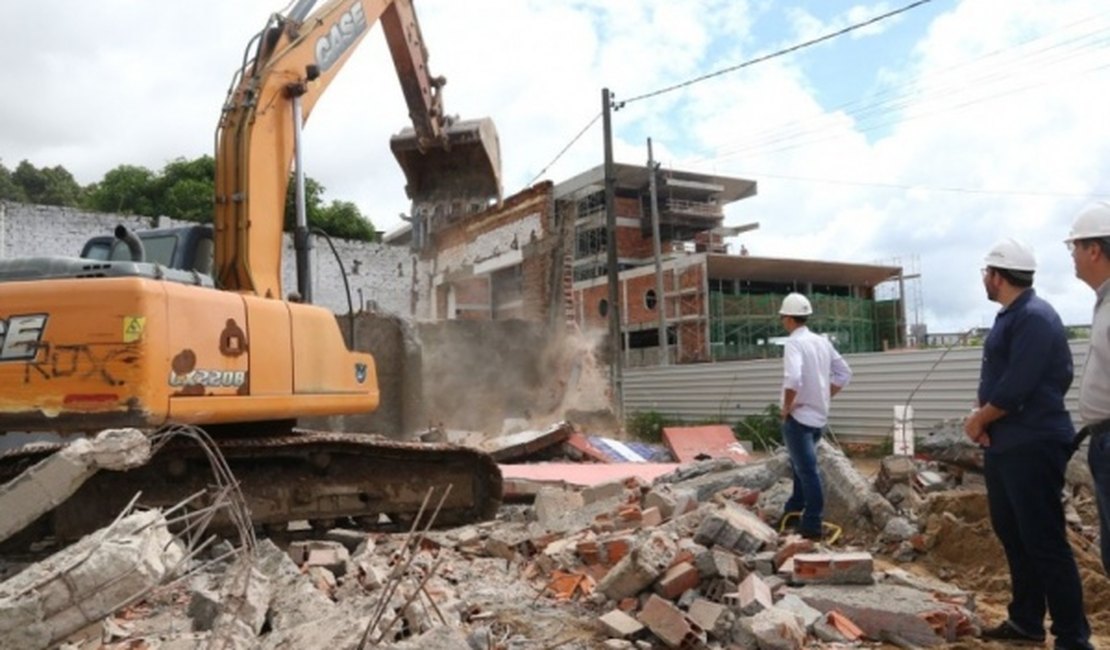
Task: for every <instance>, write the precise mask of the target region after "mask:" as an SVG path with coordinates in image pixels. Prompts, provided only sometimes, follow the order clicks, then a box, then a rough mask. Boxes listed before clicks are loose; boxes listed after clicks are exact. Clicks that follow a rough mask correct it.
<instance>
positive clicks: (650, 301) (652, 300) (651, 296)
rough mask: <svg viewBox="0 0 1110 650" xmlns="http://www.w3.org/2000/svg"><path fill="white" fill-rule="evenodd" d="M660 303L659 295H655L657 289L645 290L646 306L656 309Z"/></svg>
mask: <svg viewBox="0 0 1110 650" xmlns="http://www.w3.org/2000/svg"><path fill="white" fill-rule="evenodd" d="M658 304H659V297H658V296H657V295H655V289H648V290H647V291H645V292H644V307H647V308H648V309H650V310H652V311H655V306H656V305H658Z"/></svg>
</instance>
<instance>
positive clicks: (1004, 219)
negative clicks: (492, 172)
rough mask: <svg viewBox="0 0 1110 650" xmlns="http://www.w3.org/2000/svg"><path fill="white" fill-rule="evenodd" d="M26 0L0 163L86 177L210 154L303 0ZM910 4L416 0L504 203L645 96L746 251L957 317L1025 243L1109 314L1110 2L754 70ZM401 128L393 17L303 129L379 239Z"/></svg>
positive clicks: (883, 34) (332, 194) (1051, 282)
mask: <svg viewBox="0 0 1110 650" xmlns="http://www.w3.org/2000/svg"><path fill="white" fill-rule="evenodd" d="M10 4H11V6H9V7H6V8H5V21H4V22H5V25H6V26H7V29H5V30H4V31H5V35H4V38H3V39H0V60H2V61H4V62H5V65H4V72H3V75H2V77H0V78H2V79H3V81H4V83H3V88H4V92H3V99H0V162H2V163H3V164H4V165H5V166H7V167H8V168H9V169H12V168H14V167H15V166H16V165H17V164H18V163H19V162H20V161H21V160H24V159H26V160H29V161H30V162H31V163H33V164H35V165H36V166H39V167H41V166H54V165H62V166H64V167H65V168H67V169H68V170H70V172H72V173H73V174H74V176H75V177H76V179H77V180H78V182H80V183H82V184H88V183H92V182H96V181H98V180H99V179H100V178H101V177H102V176H103V175H104V173H105V172H107V171H109V170H110V169H112V168H114V167H116V166H118V165H121V164H131V165H142V166H145V167H148V168H150V169H152V170H155V171H157V170H160V169H161V168H162V166H164V165H165V164H166V163H167V162H170V161H172V160H174V159H176V158H179V157H185V158H194V157H197V156H200V155H203V154H211V153H212V151H213V148H214V132H215V127H216V123H217V120H218V118H219V109H220V107H221V105H222V103H223V101H224V97H225V96H226V93H227V88H228V84H229V83H230V81H231V78H232V74H233V72H234V71H235V70H236V69H237V68H238V66H239V65H240V62H241V61H242V57H243V53H244V50H245V47H246V45H247V43H248V41H249V40H250V39H251V38H252V37H253V35H254V34H255V33H257V32H258V30H260V29H261V28H262V27H263V25H264V24H265V22H266V19H267V17H268V16H269V14H270V13H271V12H275V11H281V10H283V9H284V8H285V7H284V6H282V5H281V4H280V3H279V2H273V1H267V0H236V1H235V2H227V1H226V0H187V1H186V0H158V1H157V2H155V1H152V0H99V1H98V2H95V3H90V2H85V1H77V0H37V1H36V2H18V3H10ZM908 4H909V0H890V1H880V2H862V3H857V2H850V1H843V0H820V1H817V0H809V1H804V0H793V1H792V0H777V1H773V0H670V1H663V0H563V1H561V2H549V1H546V0H472V1H469V2H459V1H458V0H417V1H416V2H415V5H416V11H417V14H418V16H419V20H420V24H421V28H422V31H423V35H424V40H425V42H426V45H427V48H428V52H429V68H430V70H431V71H432V73H433V74H435V75H443V76H445V77H446V78H447V85H446V87H445V88H444V91H443V96H444V102H445V106H446V109H447V111H448V112H449V113H451V114H453V115H458V116H459V117H461V118H463V119H468V118H477V117H485V116H488V117H492V118H493V120H494V122H495V124H496V126H497V129H498V132H499V135H500V143H501V157H502V174H503V183H504V193H505V195H506V196H510V195H512V194H514V193H516V192H518V191H520V190H522V189H525V188H526V187H528V186H529V185H530V184H532V183H534V182H537V181H539V180H551V181H554V182H556V183H558V182H560V181H563V180H566V179H567V178H570V177H572V176H574V175H576V174H578V173H580V172H582V171H585V170H586V169H589V168H592V167H595V166H597V165H598V164H600V163H601V162H602V160H603V158H602V156H603V149H602V144H603V143H602V130H601V122H600V120H598V121H594V118H595V117H596V116H597V115H598V114H599V112H600V110H601V89H602V88H609V89H610V90H611V92H612V93H613V94H614V96H615V100H616V101H618V102H620V101H625V102H627V103H626V104H624V106H623V107H621V108H620V109H619V110H617V111H615V112H614V113H613V116H612V125H613V138H614V150H615V159H616V160H617V161H618V162H623V163H630V164H643V163H644V162H646V158H647V147H646V141H647V138H649V137H650V138H651V139H652V142H653V148H654V153H655V158H656V160H657V161H658V162H660V163H661V164H662V165H663V167H665V168H674V169H683V170H690V171H698V172H705V173H711V174H720V175H725V176H735V177H740V178H746V179H751V180H755V181H757V183H758V194H757V195H756V196H755V197H752V198H749V199H745V200H743V201H739V202H736V203H733V204H731V205H729V206H728V207H727V208H726V218H725V223H726V225H739V224H746V223H750V222H758V223H759V224H760V227H759V228H758V229H757V230H754V231H750V232H746V233H744V234H742V235H740V237H739V238H738V239H736V240H732V242H731V243H732V245H733V250H734V251H735V250H738V249H739V245H740V244H741V243H742V244H743V245H744V246H745V247H746V248H747V249H748V250H749V251H750V252H751V254H753V255H762V256H770V257H787V258H805V259H826V260H834V261H842V262H857V263H875V262H878V263H898V264H901V265H903V266H904V267H905V269H906V273H907V274H911V275H917V276H918V279H913V280H909V281H908V282H907V283H906V298H907V311H908V314H907V315H908V317H909V320H910V321H911V322H922V323H925V324H926V325H927V327H928V329H929V331H930V332H961V331H966V330H967V329H969V328H972V327H977V326H988V325H990V323H991V322H992V321H993V317H994V313H995V312H996V311H997V305H995V304H993V303H990V302H988V301H987V300H986V297H985V294H984V291H983V288H982V285H981V281H980V274H979V269H980V268H981V267H982V266H983V257H984V255H985V254H986V252H987V251H988V250H989V249H990V247H991V246H992V245H993V244H994V243H995V242H996V241H998V240H1000V239H1002V238H1005V237H1015V238H1017V239H1020V240H1023V241H1025V242H1027V243H1029V244H1031V245H1032V246H1033V247H1034V250H1035V253H1036V255H1037V259H1038V264H1039V269H1038V272H1037V275H1036V287H1037V289H1038V293H1039V294H1040V295H1041V296H1042V297H1045V298H1047V299H1048V300H1049V301H1050V302H1052V303H1053V304H1054V305H1055V306H1056V308H1057V309H1058V311H1059V312H1060V314H1061V316H1062V318H1063V319H1064V321H1065V322H1066V323H1069V324H1085V323H1087V322H1089V320H1090V312H1091V306H1092V304H1093V293H1092V292H1091V290H1090V288H1089V287H1087V286H1086V285H1083V284H1082V283H1080V282H1079V281H1078V280H1077V279H1076V278H1075V277H1074V273H1073V272H1072V268H1071V260H1070V257H1069V256H1068V254H1067V251H1066V249H1065V247H1064V246H1063V244H1062V243H1061V242H1062V240H1063V238H1064V237H1065V236H1066V235H1067V232H1068V229H1069V226H1070V223H1071V221H1072V218H1073V217H1074V215H1075V214H1076V213H1077V212H1078V211H1079V210H1080V209H1081V208H1082V207H1083V206H1084V205H1085V204H1087V203H1088V202H1090V201H1091V200H1095V199H1099V198H1102V199H1110V119H1108V118H1107V115H1108V107H1110V5H1107V4H1106V3H1105V2H1104V1H1103V0H932V1H931V2H928V3H926V4H923V5H921V6H919V7H916V8H913V9H910V10H908V11H906V12H904V13H900V14H898V15H897V16H895V17H893V18H890V19H887V20H883V21H881V22H878V23H874V24H872V25H869V26H867V27H865V28H862V29H858V30H854V31H851V32H848V33H846V34H844V35H842V36H838V37H836V38H833V39H830V40H827V41H823V42H821V43H819V44H816V45H813V46H810V47H805V48H802V49H800V50H797V51H794V52H790V53H787V54H783V55H781V56H774V57H771V58H769V59H767V60H765V61H762V62H758V63H753V64H751V65H747V66H741V67H737V66H739V65H740V64H742V63H744V62H747V61H751V60H753V59H757V58H760V57H764V56H767V55H770V54H773V53H776V52H779V51H781V50H784V49H787V48H791V47H793V46H795V45H797V44H799V43H803V42H805V41H808V40H811V39H815V38H818V37H821V36H824V35H826V34H829V33H832V32H836V31H838V30H841V29H844V28H846V27H848V26H851V25H855V24H858V23H861V22H864V21H866V20H868V19H870V18H872V17H874V16H878V15H881V14H884V13H887V12H891V11H893V10H896V9H899V8H901V7H903V6H906V5H908ZM733 68H735V69H733ZM718 71H726V72H723V73H722V74H719V75H714V76H711V77H710V78H708V79H706V80H703V81H698V82H696V83H690V84H687V85H683V86H682V87H681V88H679V89H676V90H673V91H670V92H666V93H662V94H658V95H655V96H652V97H648V98H644V99H636V98H637V97H640V96H642V95H645V94H649V93H652V92H654V91H658V90H661V89H664V88H668V87H671V86H675V85H679V84H683V83H684V82H688V81H691V80H693V79H696V78H698V77H701V76H703V75H708V74H710V73H714V72H718ZM630 100H633V101H630ZM591 122H593V123H592V125H591ZM407 124H408V115H407V110H406V108H405V104H404V100H403V98H402V95H401V91H400V86H399V84H398V82H397V79H396V76H395V73H394V71H393V67H392V64H391V61H390V58H389V55H388V52H387V50H386V48H385V41H384V38H383V37H382V35H381V30H380V28H378V27H375V28H374V29H373V31H372V33H370V34H369V35H368V36H367V37H366V38H365V39H364V41H363V42H362V44H361V46H360V47H359V48H358V49H357V50H356V51H355V53H354V55H353V56H352V57H351V59H350V61H349V62H348V63H347V64H346V66H345V67H344V69H343V70H342V72H341V73H340V74H339V75H338V77H337V78H336V80H335V81H334V83H332V85H331V87H330V88H328V90H327V92H325V93H324V95H323V97H322V99H321V100H320V102H319V103H318V104H317V106H316V108H315V110H314V112H313V113H312V115H311V117H310V119H309V121H308V123H307V125H306V127H305V138H304V142H305V151H304V156H305V164H306V171H307V173H308V175H309V176H312V177H313V178H315V179H317V180H319V181H320V182H321V183H322V184H323V185H324V186H325V188H326V193H325V200H328V201H330V200H332V199H338V200H344V201H353V202H354V203H355V204H356V205H358V207H359V208H360V210H361V211H362V213H363V214H364V215H366V216H367V217H368V218H370V219H371V220H372V221H373V223H374V225H375V227H376V228H378V229H379V230H390V229H392V228H395V227H397V226H398V225H400V224H401V220H400V217H399V215H400V214H402V213H406V212H407V211H408V202H407V199H406V198H405V195H404V189H403V188H404V181H403V176H402V174H401V172H400V169H399V167H397V164H396V162H395V161H394V160H393V158H392V155H391V153H390V151H389V136H390V135H392V134H394V133H396V132H398V131H400V129H401V128H403V127H404V126H406V125H407ZM587 125H591V126H589V128H586V127H587ZM584 128H585V131H584V132H583V129H584ZM579 133H581V134H582V135H581V137H580V138H579V139H577V140H574V138H575V136H576V135H578V134H579ZM572 141H573V144H572ZM568 145H570V146H569V148H567V149H566V151H565V153H563V154H562V155H561V156H560V155H559V154H560V152H561V151H563V149H564V148H566V147H567V146H568Z"/></svg>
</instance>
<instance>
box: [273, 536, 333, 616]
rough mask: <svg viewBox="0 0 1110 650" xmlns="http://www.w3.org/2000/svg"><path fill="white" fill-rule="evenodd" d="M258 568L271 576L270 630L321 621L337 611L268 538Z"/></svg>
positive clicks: (286, 555) (287, 556)
mask: <svg viewBox="0 0 1110 650" xmlns="http://www.w3.org/2000/svg"><path fill="white" fill-rule="evenodd" d="M255 553H256V556H257V561H258V568H259V569H260V570H261V571H262V572H263V573H265V574H266V575H267V576H269V577H270V580H271V583H272V589H273V597H272V599H271V601H270V613H269V620H270V627H271V628H273V629H274V630H275V631H282V630H287V629H292V628H295V627H298V626H300V625H302V624H305V623H308V622H312V621H322V620H325V619H327V618H328V617H329V616H331V615H332V614H333V613H334V611H335V604H334V603H332V601H331V600H330V599H329V598H328V597H327V596H326V595H324V594H323V593H321V592H320V591H319V590H318V589H316V587H315V586H314V585H313V584H312V581H311V580H310V579H309V578H308V577H307V576H306V575H304V574H302V573H301V572H300V570H299V569H298V568H297V565H296V564H294V563H293V560H291V559H290V558H289V555H288V554H287V553H286V552H285V551H283V550H281V549H280V548H278V547H277V546H276V545H275V544H274V543H273V542H272V541H270V540H268V539H266V540H262V541H260V542H259V543H258V548H257V550H256V552H255Z"/></svg>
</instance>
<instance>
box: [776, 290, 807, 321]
mask: <svg viewBox="0 0 1110 650" xmlns="http://www.w3.org/2000/svg"><path fill="white" fill-rule="evenodd" d="M812 313H813V306H812V305H810V304H809V298H806V297H805V296H803V295H802V294H800V293H790V294H787V295H786V297H785V298H783V299H782V307H780V308H779V314H780V315H782V316H809V315H810V314H812Z"/></svg>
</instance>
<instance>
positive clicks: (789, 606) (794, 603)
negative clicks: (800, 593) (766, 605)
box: [775, 594, 823, 630]
mask: <svg viewBox="0 0 1110 650" xmlns="http://www.w3.org/2000/svg"><path fill="white" fill-rule="evenodd" d="M775 607H779V608H781V609H785V610H788V611H791V612H794V613H795V614H797V615H798V617H799V618H801V619H802V624H803V625H804V626H805V628H806V629H807V630H808V629H809V628H811V627H813V624H814V623H816V622H817V621H818V620H820V619H821V617H822V616H823V614H821V612H819V611H817V610H816V609H814V608H812V607H810V606H809V605H807V604H806V602H805V601H804V600H802V599H801V598H798V597H797V596H796V595H794V594H786V595H785V596H783V597H782V598H780V599H779V600H778V602H776V603H775Z"/></svg>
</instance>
